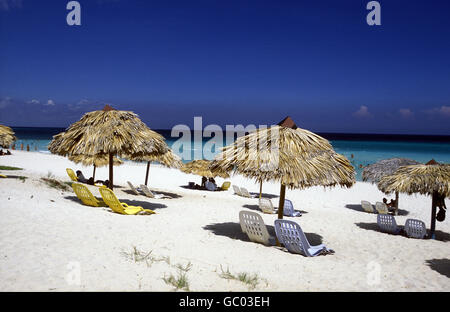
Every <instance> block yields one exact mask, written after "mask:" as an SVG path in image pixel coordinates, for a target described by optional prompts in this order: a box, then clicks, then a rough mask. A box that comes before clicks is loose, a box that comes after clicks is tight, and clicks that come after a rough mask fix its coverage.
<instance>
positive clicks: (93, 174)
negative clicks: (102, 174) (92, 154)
mask: <svg viewBox="0 0 450 312" xmlns="http://www.w3.org/2000/svg"><path fill="white" fill-rule="evenodd" d="M95 168H96V167H95V165H94V172H93V173H92V179H93V180H94V182H95Z"/></svg>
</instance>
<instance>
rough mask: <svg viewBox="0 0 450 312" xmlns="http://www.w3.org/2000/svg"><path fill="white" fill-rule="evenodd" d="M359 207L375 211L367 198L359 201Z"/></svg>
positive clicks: (367, 210)
mask: <svg viewBox="0 0 450 312" xmlns="http://www.w3.org/2000/svg"><path fill="white" fill-rule="evenodd" d="M361 207H362V208H363V209H364V211H365V212H369V213H375V210H374V209H373V206H372V204H371V203H370V202H368V201H367V200H362V201H361Z"/></svg>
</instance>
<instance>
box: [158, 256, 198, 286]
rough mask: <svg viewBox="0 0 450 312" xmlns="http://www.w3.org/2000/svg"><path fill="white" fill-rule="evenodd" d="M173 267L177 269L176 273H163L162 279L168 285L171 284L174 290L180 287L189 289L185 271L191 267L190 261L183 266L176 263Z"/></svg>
mask: <svg viewBox="0 0 450 312" xmlns="http://www.w3.org/2000/svg"><path fill="white" fill-rule="evenodd" d="M175 267H176V268H177V269H178V272H177V275H176V276H174V275H173V274H170V275H169V276H168V277H166V276H165V275H164V277H163V281H164V282H165V283H166V284H168V285H172V286H173V287H174V288H175V290H179V289H181V290H185V291H189V280H188V278H187V272H189V270H190V269H192V263H191V262H189V263H187V264H186V265H185V266H183V265H181V264H177V265H175Z"/></svg>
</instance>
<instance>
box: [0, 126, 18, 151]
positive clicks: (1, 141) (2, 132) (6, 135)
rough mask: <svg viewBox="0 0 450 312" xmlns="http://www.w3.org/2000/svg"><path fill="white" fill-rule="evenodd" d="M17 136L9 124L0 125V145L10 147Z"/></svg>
mask: <svg viewBox="0 0 450 312" xmlns="http://www.w3.org/2000/svg"><path fill="white" fill-rule="evenodd" d="M15 140H17V138H16V137H15V136H14V131H13V130H12V129H11V128H10V127H7V126H3V125H0V147H3V148H9V146H10V145H11V144H12V143H13V142H14V141H15Z"/></svg>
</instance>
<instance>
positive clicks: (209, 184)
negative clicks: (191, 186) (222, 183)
mask: <svg viewBox="0 0 450 312" xmlns="http://www.w3.org/2000/svg"><path fill="white" fill-rule="evenodd" d="M205 188H206V189H207V190H208V191H216V190H217V185H216V184H215V183H213V182H211V179H210V180H209V181H206V183H205Z"/></svg>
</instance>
